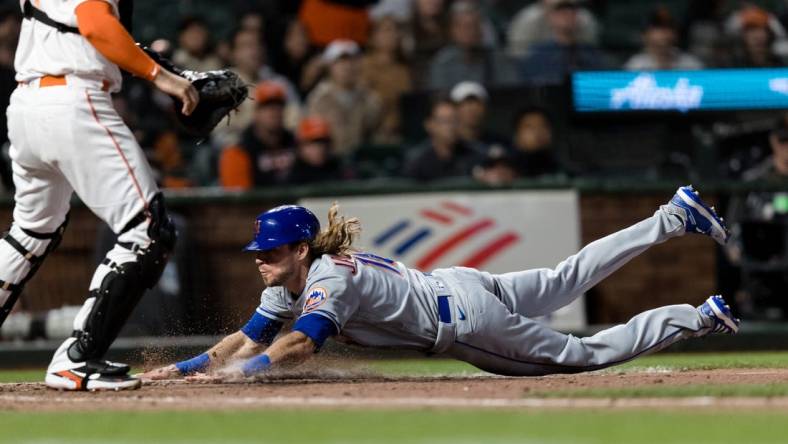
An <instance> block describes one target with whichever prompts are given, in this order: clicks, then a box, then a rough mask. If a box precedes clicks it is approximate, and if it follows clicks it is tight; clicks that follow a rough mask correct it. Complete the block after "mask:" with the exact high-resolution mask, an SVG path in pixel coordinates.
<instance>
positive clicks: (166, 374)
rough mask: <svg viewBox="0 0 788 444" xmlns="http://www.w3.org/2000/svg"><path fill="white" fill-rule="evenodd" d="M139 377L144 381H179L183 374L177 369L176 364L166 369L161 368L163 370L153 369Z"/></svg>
mask: <svg viewBox="0 0 788 444" xmlns="http://www.w3.org/2000/svg"><path fill="white" fill-rule="evenodd" d="M139 377H140V379H142V380H143V381H160V380H162V379H178V378H180V377H181V372H180V371H178V367H175V364H172V365H168V366H166V367H161V368H157V369H153V370H151V371H147V372H145V373H143V374H141V375H140V376H139Z"/></svg>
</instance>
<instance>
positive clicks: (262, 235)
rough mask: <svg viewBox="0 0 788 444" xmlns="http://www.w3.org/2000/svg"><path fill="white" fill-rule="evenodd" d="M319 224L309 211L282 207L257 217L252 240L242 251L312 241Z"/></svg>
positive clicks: (262, 249)
mask: <svg viewBox="0 0 788 444" xmlns="http://www.w3.org/2000/svg"><path fill="white" fill-rule="evenodd" d="M319 231H320V222H319V221H318V220H317V217H315V215H314V214H312V212H311V211H309V210H307V209H306V208H304V207H300V206H298V205H282V206H280V207H276V208H272V209H270V210H268V211H266V212H265V213H262V214H260V215H259V216H257V219H255V221H254V239H252V241H251V242H249V244H248V245H247V246H246V247H244V251H265V250H271V249H274V248H276V247H279V246H281V245H285V244H290V243H293V242H299V241H305V240H310V239H314V237H315V236H317V233H318V232H319Z"/></svg>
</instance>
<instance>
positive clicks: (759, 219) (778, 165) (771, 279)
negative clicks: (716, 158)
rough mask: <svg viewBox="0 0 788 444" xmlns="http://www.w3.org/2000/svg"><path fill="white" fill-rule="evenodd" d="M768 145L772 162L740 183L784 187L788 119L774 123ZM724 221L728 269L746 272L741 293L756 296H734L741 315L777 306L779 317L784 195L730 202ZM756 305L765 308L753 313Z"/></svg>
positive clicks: (785, 304)
mask: <svg viewBox="0 0 788 444" xmlns="http://www.w3.org/2000/svg"><path fill="white" fill-rule="evenodd" d="M769 145H770V146H771V152H772V154H771V156H769V157H768V158H767V159H766V160H764V161H763V163H761V165H759V166H756V167H755V168H753V169H751V170H748V171H746V172H745V173H744V174H743V175H742V180H743V181H745V182H756V181H762V182H768V183H778V184H784V183H786V182H788V114H783V115H782V116H780V118H779V119H778V120H777V122H776V124H775V126H774V129H773V130H772V131H771V132H770V134H769ZM726 220H727V222H728V227H729V228H730V230H731V238H730V240H729V241H728V243H727V244H726V246H725V250H726V253H727V254H726V256H727V258H728V260H729V261H730V262H731V263H732V264H734V265H739V266H742V267H743V268H744V274H743V284H744V287H745V289H747V291H749V292H751V293H756V294H742V295H737V305H738V306H739V309H740V310H742V311H744V312H745V313H747V314H749V315H751V316H752V315H753V313H751V311H755V310H758V309H760V310H761V311H762V310H763V309H764V308H766V307H765V305H778V306H781V308H782V310H783V311H785V310H786V309H788V301H786V299H785V294H786V290H788V280H787V277H786V273H785V264H786V263H788V251H786V250H785V245H786V242H785V239H786V236H788V193H786V192H784V191H751V192H749V193H747V194H746V195H743V196H737V197H734V198H733V199H732V200H731V202H730V205H729V208H728V212H727V217H726ZM752 265H754V266H755V268H754V269H753V267H752ZM765 265H766V266H765ZM768 265H771V266H768ZM757 293H760V294H757ZM740 296H742V297H740ZM744 296H746V297H744ZM769 296H772V297H776V301H775V300H774V299H773V300H771V301H764V300H759V299H762V298H765V299H768V298H769ZM759 304H762V305H764V306H761V307H757V305H759Z"/></svg>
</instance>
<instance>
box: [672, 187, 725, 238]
mask: <svg viewBox="0 0 788 444" xmlns="http://www.w3.org/2000/svg"><path fill="white" fill-rule="evenodd" d="M670 204H671V205H673V206H676V207H679V208H681V209H683V210H684V212H685V213H686V214H687V218H686V220H685V222H684V224H685V227H686V230H687V233H690V232H692V233H701V234H705V235H706V236H711V238H712V239H714V240H715V241H717V243H718V244H720V245H725V243H726V242H727V241H728V238H729V237H730V234H729V233H728V228H727V227H726V226H725V221H723V220H722V218H721V217H719V216H718V215H717V212H716V211H715V210H714V207H710V206H708V205H706V204H705V203H703V201H702V200H700V195H699V194H698V192H697V191H695V190H694V189H693V188H692V185H688V186H686V187H681V188H679V189H678V190H676V194H674V195H673V198H672V199H670Z"/></svg>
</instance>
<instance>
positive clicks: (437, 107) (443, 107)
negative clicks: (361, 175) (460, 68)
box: [405, 99, 482, 181]
mask: <svg viewBox="0 0 788 444" xmlns="http://www.w3.org/2000/svg"><path fill="white" fill-rule="evenodd" d="M424 127H425V129H426V130H427V134H428V136H429V137H428V138H427V140H425V141H424V142H422V143H421V144H419V145H417V146H416V147H415V148H414V149H413V150H412V153H411V157H410V158H409V159H408V161H407V163H406V165H405V175H406V176H408V177H412V178H414V179H418V180H422V181H430V180H435V179H442V178H448V177H470V175H471V171H472V169H473V166H474V165H475V164H476V163H477V162H478V161H479V160H480V159H481V158H482V156H481V155H480V154H479V153H478V152H477V151H475V150H474V149H473V148H471V147H469V146H468V145H466V144H465V143H463V142H462V141H461V140H460V137H459V132H458V128H457V127H458V121H457V107H456V105H455V104H454V102H452V101H451V100H449V99H438V100H436V101H435V102H433V104H432V107H431V109H430V115H429V116H428V117H427V120H426V121H425V122H424Z"/></svg>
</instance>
